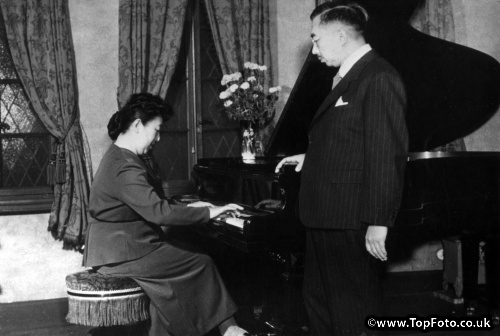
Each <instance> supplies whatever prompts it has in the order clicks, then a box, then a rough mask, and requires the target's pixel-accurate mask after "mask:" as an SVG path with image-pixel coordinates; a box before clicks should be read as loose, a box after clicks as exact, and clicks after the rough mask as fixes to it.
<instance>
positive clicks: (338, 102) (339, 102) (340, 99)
mask: <svg viewBox="0 0 500 336" xmlns="http://www.w3.org/2000/svg"><path fill="white" fill-rule="evenodd" d="M347 104H349V103H348V102H344V101H343V100H342V97H340V98H339V99H338V100H337V102H336V103H335V107H337V106H344V105H347Z"/></svg>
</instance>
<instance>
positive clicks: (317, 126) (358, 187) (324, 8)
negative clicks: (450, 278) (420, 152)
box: [276, 0, 408, 336]
mask: <svg viewBox="0 0 500 336" xmlns="http://www.w3.org/2000/svg"><path fill="white" fill-rule="evenodd" d="M311 20H312V31H311V37H312V42H313V51H312V52H313V53H314V54H315V55H317V56H318V57H319V59H320V60H321V61H322V62H324V63H325V64H326V65H328V66H333V67H340V68H339V71H338V74H337V75H340V76H341V79H340V81H338V79H335V80H334V84H336V86H334V88H333V89H332V91H331V92H330V94H329V95H328V96H327V97H326V99H325V101H324V102H323V103H322V105H321V106H320V108H319V109H318V111H317V112H316V114H315V116H314V118H313V120H312V122H311V125H310V127H309V147H308V149H307V152H306V154H299V155H295V156H291V157H287V158H285V159H283V160H282V161H281V162H280V163H279V164H278V166H277V167H276V170H277V171H279V169H280V168H281V166H282V165H283V164H297V167H296V170H297V171H302V173H301V188H300V193H299V198H300V200H299V213H300V219H301V221H302V222H303V224H304V225H305V226H306V227H307V238H306V239H307V244H306V246H307V247H306V265H305V275H304V298H305V303H306V308H307V312H308V316H309V320H310V325H311V331H312V333H313V335H316V336H326V335H366V334H371V333H374V331H371V330H369V329H368V328H366V326H365V320H366V317H367V316H368V315H379V314H380V309H379V308H380V304H381V300H382V292H381V275H382V272H383V269H384V264H385V263H384V262H385V261H386V260H387V251H386V248H385V241H386V238H387V233H388V228H389V227H391V226H392V224H393V222H394V217H395V213H396V211H397V209H398V207H399V205H400V201H401V194H402V188H403V174H404V167H405V162H406V157H407V147H408V133H407V129H406V123H405V110H406V94H405V90H404V86H403V83H402V81H401V79H400V77H399V75H398V73H397V72H396V70H395V69H394V68H393V67H392V66H391V65H390V64H389V63H388V62H386V61H385V60H384V59H382V58H381V57H380V56H378V55H377V53H376V52H375V51H374V50H372V49H371V47H370V45H369V44H367V43H366V42H365V39H364V37H363V33H364V30H365V27H366V23H367V20H368V15H367V12H366V10H365V9H364V8H363V7H361V6H360V5H358V4H355V3H350V2H346V1H342V2H341V1H335V0H334V1H330V2H326V3H324V4H322V5H320V6H318V7H317V8H316V9H315V10H314V11H313V12H312V14H311ZM336 77H337V76H336ZM336 82H338V84H337V83H336Z"/></svg>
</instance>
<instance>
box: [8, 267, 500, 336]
mask: <svg viewBox="0 0 500 336" xmlns="http://www.w3.org/2000/svg"><path fill="white" fill-rule="evenodd" d="M440 284H441V278H440V274H439V272H414V273H401V274H393V275H391V276H390V277H389V278H388V279H387V281H386V292H387V293H388V295H387V303H386V305H387V307H388V313H387V315H388V316H394V317H405V316H408V315H410V314H415V315H417V316H421V317H426V316H429V315H432V314H436V315H439V316H457V317H459V316H466V311H465V306H464V305H463V304H453V303H451V302H448V301H446V300H444V299H442V298H438V297H436V295H435V294H436V293H440V292H442V290H441V288H440ZM292 287H293V286H292ZM293 290H294V289H293V288H292V289H291V292H292V294H291V296H292V298H287V299H286V300H289V301H287V302H292V304H291V305H289V306H287V307H283V308H282V310H280V311H281V313H291V314H292V315H294V316H295V317H294V323H293V324H295V326H293V327H290V326H286V327H284V326H283V325H282V324H281V322H278V321H279V318H276V317H279V316H272V315H273V314H272V313H270V312H269V311H267V310H266V308H265V307H264V308H262V310H261V307H259V306H252V307H250V306H243V307H242V309H240V312H239V314H238V315H237V316H236V318H237V320H238V321H239V322H240V324H241V325H242V326H243V327H245V328H248V329H249V330H252V331H254V332H262V333H265V335H272V334H273V332H274V334H276V335H280V334H279V332H278V330H279V329H286V330H285V331H284V332H283V333H281V335H282V336H307V335H308V333H307V322H306V319H305V316H304V314H303V310H302V307H301V305H300V303H298V304H293V300H298V299H297V296H296V295H295V294H296V293H294V292H293ZM290 300H291V301H290ZM290 310H292V312H290ZM66 311H67V302H66V300H65V299H55V300H45V301H33V302H18V303H11V304H0V335H2V336H28V335H29V336H32V335H33V336H46V335H47V336H49V335H50V336H70V335H75V336H77V335H78V336H84V335H86V334H87V332H88V331H89V330H90V329H91V328H89V327H83V326H77V325H70V324H68V323H67V322H66V321H65V315H66ZM487 313H489V312H488V311H487V309H486V307H485V305H484V304H483V302H482V301H480V302H478V305H477V310H476V315H477V316H480V315H482V314H487ZM269 321H271V325H273V326H274V328H275V331H273V329H272V328H271V327H270V326H269V325H266V323H265V322H269ZM217 334H218V333H217V332H213V333H211V334H210V336H211V335H217ZM387 334H388V335H394V336H396V335H398V336H400V335H418V334H422V333H421V332H420V331H418V330H412V331H390V332H388V333H387ZM425 334H426V335H431V336H440V335H452V336H462V335H464V336H472V335H474V336H475V335H478V336H492V335H500V327H496V328H495V329H493V330H490V331H453V332H451V331H429V332H426V333H425ZM96 335H97V334H96ZM101 335H117V336H125V335H130V336H137V333H134V332H132V331H129V332H125V331H124V330H123V329H120V330H115V331H114V332H108V333H101ZM325 336H326V335H325Z"/></svg>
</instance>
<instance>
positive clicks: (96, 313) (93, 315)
mask: <svg viewBox="0 0 500 336" xmlns="http://www.w3.org/2000/svg"><path fill="white" fill-rule="evenodd" d="M66 288H67V292H68V296H69V298H68V306H69V307H68V315H67V316H66V320H67V321H68V322H70V323H75V324H81V325H85V326H93V327H112V326H123V325H133V324H137V323H138V322H143V321H147V320H148V319H149V299H148V297H147V296H146V294H145V293H144V291H143V290H142V289H141V287H139V286H138V285H137V283H136V282H135V281H133V280H132V279H130V278H124V277H114V276H106V275H102V274H99V273H97V272H95V271H92V270H86V271H82V272H77V273H73V274H69V275H67V276H66ZM141 324H142V325H145V324H146V323H141ZM142 329H144V328H143V327H142ZM91 335H97V333H91Z"/></svg>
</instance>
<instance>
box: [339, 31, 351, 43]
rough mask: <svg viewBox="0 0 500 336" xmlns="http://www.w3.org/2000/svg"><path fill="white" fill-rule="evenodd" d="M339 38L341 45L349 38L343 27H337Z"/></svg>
mask: <svg viewBox="0 0 500 336" xmlns="http://www.w3.org/2000/svg"><path fill="white" fill-rule="evenodd" d="M339 39H340V42H341V43H342V45H344V44H346V43H347V40H348V39H349V34H348V32H347V30H345V29H344V28H341V29H339Z"/></svg>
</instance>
